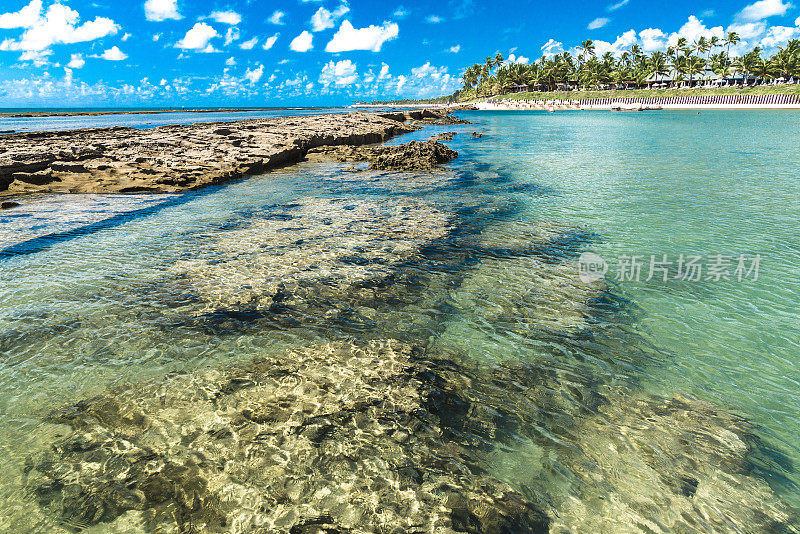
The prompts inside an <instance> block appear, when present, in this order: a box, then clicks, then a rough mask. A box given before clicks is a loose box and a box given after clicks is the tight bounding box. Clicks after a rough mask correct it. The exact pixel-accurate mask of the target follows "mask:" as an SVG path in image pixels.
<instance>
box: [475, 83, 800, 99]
mask: <svg viewBox="0 0 800 534" xmlns="http://www.w3.org/2000/svg"><path fill="white" fill-rule="evenodd" d="M717 95H800V84H792V85H759V86H756V87H744V88H742V87H716V88H713V89H703V88H700V87H693V88H688V87H687V88H683V89H681V88H667V89H628V90H625V89H613V90H605V91H545V92H542V91H536V92H524V93H510V94H505V95H496V96H494V97H493V98H494V99H497V100H500V99H503V100H583V99H589V98H647V97H674V96H717ZM463 96H464V100H462V101H468V100H473V99H477V98H476V97H474V96H473V97H472V98H469V97H468V95H467V94H464V95H463Z"/></svg>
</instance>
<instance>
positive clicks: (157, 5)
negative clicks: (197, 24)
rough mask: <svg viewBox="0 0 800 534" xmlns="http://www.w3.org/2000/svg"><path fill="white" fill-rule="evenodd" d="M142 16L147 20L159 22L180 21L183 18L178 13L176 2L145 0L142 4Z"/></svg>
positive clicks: (171, 0) (170, 0) (176, 0)
mask: <svg viewBox="0 0 800 534" xmlns="http://www.w3.org/2000/svg"><path fill="white" fill-rule="evenodd" d="M144 16H145V18H146V19H147V20H152V21H155V22H160V21H162V20H167V19H173V20H180V19H182V18H183V17H182V16H181V14H180V13H178V0H147V2H145V3H144Z"/></svg>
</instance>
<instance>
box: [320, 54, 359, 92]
mask: <svg viewBox="0 0 800 534" xmlns="http://www.w3.org/2000/svg"><path fill="white" fill-rule="evenodd" d="M356 80H358V73H356V64H355V63H353V62H352V61H350V60H349V59H343V60H342V61H337V62H336V63H334V62H333V61H329V62H328V64H327V65H325V66H324V67H322V72H321V73H320V75H319V83H321V84H322V85H324V86H325V87H328V86H330V85H334V86H336V87H345V86H347V85H352V84H354V83H355V82H356Z"/></svg>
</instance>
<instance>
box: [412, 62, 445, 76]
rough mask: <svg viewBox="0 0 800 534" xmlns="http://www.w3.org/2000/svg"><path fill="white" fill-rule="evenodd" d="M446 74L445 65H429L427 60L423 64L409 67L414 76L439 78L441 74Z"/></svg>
mask: <svg viewBox="0 0 800 534" xmlns="http://www.w3.org/2000/svg"><path fill="white" fill-rule="evenodd" d="M446 74H447V67H435V66H433V65H431V62H430V61H428V62H427V63H425V64H424V65H421V66H419V67H416V68H413V69H411V75H412V76H413V77H414V78H426V77H431V78H434V79H437V80H438V79H439V78H441V77H442V76H445V75H446Z"/></svg>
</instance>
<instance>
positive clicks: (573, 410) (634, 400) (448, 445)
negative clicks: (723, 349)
mask: <svg viewBox="0 0 800 534" xmlns="http://www.w3.org/2000/svg"><path fill="white" fill-rule="evenodd" d="M47 425H48V426H51V427H54V428H55V429H57V430H58V433H60V434H61V435H62V436H63V437H62V438H59V439H57V440H56V442H55V443H53V446H52V449H51V450H47V451H42V452H41V453H40V454H36V455H33V456H31V457H30V458H29V460H28V462H27V467H26V484H27V488H28V490H29V491H30V492H31V493H32V495H33V496H34V498H35V499H36V500H37V501H38V502H39V503H40V505H41V506H42V508H43V509H44V510H45V511H46V512H47V513H48V514H50V515H51V516H52V517H53V518H54V520H55V521H58V522H61V523H63V524H67V525H70V526H72V527H73V528H85V527H88V526H90V525H95V524H99V523H104V524H108V528H109V529H110V530H124V531H127V532H137V531H158V532H287V533H295V532H474V533H481V532H485V533H504V532H584V531H587V530H595V531H601V532H689V531H692V532H728V531H730V532H753V533H756V532H759V533H761V532H763V533H768V532H777V531H780V532H795V530H793V528H794V527H793V526H792V525H793V524H794V523H793V520H794V517H793V516H792V514H791V512H790V510H789V509H788V508H787V507H786V506H784V505H783V504H782V503H781V501H780V500H779V499H778V498H777V497H776V495H775V494H774V493H773V492H772V490H771V489H770V488H769V486H768V485H767V484H766V483H765V482H764V481H763V480H761V479H759V478H758V477H756V476H753V475H752V474H751V473H750V468H749V466H750V465H751V464H750V462H749V455H750V454H752V453H753V450H754V449H753V442H754V438H753V437H752V435H751V434H750V428H749V426H748V425H747V423H746V421H744V420H743V419H741V418H738V417H736V416H733V415H730V414H727V413H725V412H723V411H721V410H719V408H716V407H714V406H713V405H711V404H708V403H704V402H700V401H697V400H694V399H691V398H688V397H682V396H678V397H675V398H674V399H659V398H657V397H653V396H649V395H644V394H641V393H633V392H631V391H628V390H625V389H624V388H599V387H598V384H596V383H593V382H592V381H586V380H582V379H580V378H577V377H576V376H574V374H572V373H565V372H559V371H556V370H553V369H548V368H546V367H542V366H541V365H530V364H523V363H516V364H514V363H510V362H509V363H505V364H500V365H496V366H493V367H492V368H482V367H480V366H474V365H472V364H470V363H469V362H468V361H465V360H462V359H460V358H459V357H458V355H453V354H447V353H438V352H429V351H426V350H424V349H423V348H420V347H415V346H412V345H409V344H405V343H401V342H398V341H392V340H373V341H371V342H352V341H349V342H332V343H326V344H322V345H317V346H311V347H307V348H302V349H296V350H292V351H289V352H288V353H286V354H283V355H280V356H276V357H264V358H260V359H256V360H255V361H253V362H252V363H250V364H246V365H241V366H236V367H231V368H228V369H221V370H206V371H198V372H194V373H190V374H175V375H170V376H168V377H167V378H166V379H164V380H158V381H154V382H147V383H142V384H136V385H134V386H132V387H122V388H118V389H115V390H112V391H109V392H108V393H107V394H103V395H100V396H99V397H96V398H92V399H89V400H86V401H82V402H79V403H77V404H75V405H73V406H68V407H65V408H63V409H60V410H57V411H55V412H53V413H52V414H51V415H50V416H49V417H48V418H47ZM49 431H50V432H51V435H52V434H55V433H56V431H55V430H53V428H50V429H49ZM504 462H505V463H508V462H511V465H512V466H513V467H511V468H510V469H509V468H506V469H505V471H504V469H503V468H502V464H503V463H504Z"/></svg>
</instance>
